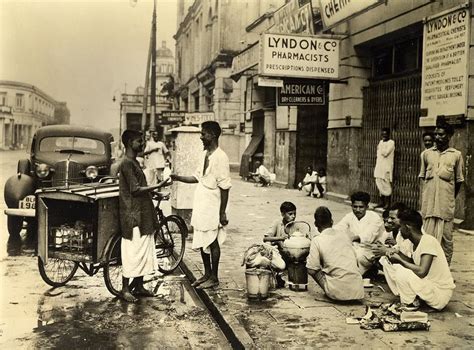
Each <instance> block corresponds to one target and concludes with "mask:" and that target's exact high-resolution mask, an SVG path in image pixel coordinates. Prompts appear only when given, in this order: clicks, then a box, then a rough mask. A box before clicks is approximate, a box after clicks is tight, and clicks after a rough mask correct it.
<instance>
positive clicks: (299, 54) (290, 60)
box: [258, 33, 339, 79]
mask: <svg viewBox="0 0 474 350" xmlns="http://www.w3.org/2000/svg"><path fill="white" fill-rule="evenodd" d="M258 73H259V74H260V75H264V76H279V77H296V78H307V79H318V78H319V79H337V78H339V40H336V39H330V38H326V37H321V36H298V35H286V34H269V33H265V34H262V37H261V39H260V61H259V66H258Z"/></svg>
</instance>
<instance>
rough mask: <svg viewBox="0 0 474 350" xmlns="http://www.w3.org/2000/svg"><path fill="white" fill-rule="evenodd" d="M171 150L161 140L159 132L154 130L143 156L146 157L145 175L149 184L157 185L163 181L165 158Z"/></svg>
mask: <svg viewBox="0 0 474 350" xmlns="http://www.w3.org/2000/svg"><path fill="white" fill-rule="evenodd" d="M169 155H170V152H169V151H168V148H166V145H165V144H164V143H163V142H161V141H159V138H158V132H157V131H155V130H153V131H152V133H151V139H150V140H149V141H147V143H146V146H145V150H144V151H143V156H144V157H145V170H146V171H145V175H146V177H147V183H148V185H150V186H151V185H156V184H157V183H158V182H160V181H161V174H162V172H163V169H164V168H165V159H168V157H169Z"/></svg>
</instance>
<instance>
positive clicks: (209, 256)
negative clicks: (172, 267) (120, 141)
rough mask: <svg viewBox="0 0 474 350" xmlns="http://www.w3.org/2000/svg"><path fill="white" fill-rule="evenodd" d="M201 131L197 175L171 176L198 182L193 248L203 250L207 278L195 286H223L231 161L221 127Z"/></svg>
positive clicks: (210, 126)
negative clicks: (221, 142)
mask: <svg viewBox="0 0 474 350" xmlns="http://www.w3.org/2000/svg"><path fill="white" fill-rule="evenodd" d="M201 129H202V130H201V141H202V143H203V145H204V152H202V154H201V157H200V161H199V164H198V167H197V170H196V172H195V174H194V175H193V176H182V175H176V174H171V175H170V177H171V179H172V180H175V181H181V182H185V183H197V187H196V190H195V192H194V203H193V214H192V217H191V225H192V226H193V228H194V235H193V245H192V247H193V249H200V250H201V258H202V261H203V264H204V275H203V276H202V277H201V278H199V279H197V280H196V281H194V283H192V286H193V287H197V288H213V287H216V286H218V285H219V278H218V270H219V260H220V255H221V250H220V246H221V244H222V243H223V242H224V240H225V236H226V233H225V230H224V226H225V225H227V224H228V220H227V216H226V208H227V201H228V198H229V189H230V187H231V181H230V169H229V158H228V157H227V155H226V154H225V153H224V151H223V150H222V149H221V148H219V143H218V140H219V136H220V134H221V128H220V126H219V124H218V123H217V122H214V121H207V122H204V123H202V124H201Z"/></svg>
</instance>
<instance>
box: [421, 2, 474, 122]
mask: <svg viewBox="0 0 474 350" xmlns="http://www.w3.org/2000/svg"><path fill="white" fill-rule="evenodd" d="M469 24H470V16H469V8H467V7H465V6H464V5H463V6H459V7H456V8H454V9H451V10H448V11H445V12H442V13H440V14H438V15H436V16H433V17H430V18H427V19H426V21H425V24H424V30H423V68H422V75H421V111H422V115H424V116H423V117H422V118H420V126H433V125H435V124H436V118H437V116H439V115H444V116H449V115H451V116H453V115H465V114H466V108H467V93H468V89H467V88H468V86H467V85H468V64H469V33H470V28H469V27H470V25H469Z"/></svg>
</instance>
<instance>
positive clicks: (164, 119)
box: [160, 111, 186, 124]
mask: <svg viewBox="0 0 474 350" xmlns="http://www.w3.org/2000/svg"><path fill="white" fill-rule="evenodd" d="M185 114H186V112H184V111H162V112H161V116H160V117H161V118H160V123H161V124H181V123H183V122H184V117H185Z"/></svg>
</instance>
